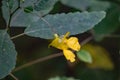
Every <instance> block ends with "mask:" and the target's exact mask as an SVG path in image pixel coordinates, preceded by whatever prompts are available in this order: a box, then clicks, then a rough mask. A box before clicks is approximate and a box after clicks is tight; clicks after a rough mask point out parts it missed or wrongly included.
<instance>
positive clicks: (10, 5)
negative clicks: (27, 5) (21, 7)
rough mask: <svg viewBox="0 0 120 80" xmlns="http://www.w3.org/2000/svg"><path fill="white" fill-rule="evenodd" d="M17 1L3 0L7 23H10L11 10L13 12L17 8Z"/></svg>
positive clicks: (3, 12)
mask: <svg viewBox="0 0 120 80" xmlns="http://www.w3.org/2000/svg"><path fill="white" fill-rule="evenodd" d="M17 3H18V2H17V0H2V14H3V17H4V19H5V21H6V23H8V19H9V18H10V12H13V11H14V10H15V9H16V8H17V6H18V5H17ZM9 11H10V12H9Z"/></svg>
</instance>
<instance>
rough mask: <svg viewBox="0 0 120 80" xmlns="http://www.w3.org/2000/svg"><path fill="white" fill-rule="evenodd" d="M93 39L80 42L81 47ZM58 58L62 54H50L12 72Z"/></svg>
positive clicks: (89, 38)
mask: <svg viewBox="0 0 120 80" xmlns="http://www.w3.org/2000/svg"><path fill="white" fill-rule="evenodd" d="M92 38H93V37H91V36H90V37H88V38H87V39H86V40H84V41H83V42H81V45H84V44H86V43H88V42H89V41H90V40H92ZM59 56H63V54H62V52H60V53H57V54H52V55H49V56H46V57H43V58H39V59H36V60H34V61H30V62H28V63H25V64H23V65H21V66H19V67H17V68H15V69H14V70H13V72H16V71H19V70H21V69H24V68H27V67H29V66H32V65H33V64H37V63H40V62H43V61H46V60H49V59H53V58H56V57H59Z"/></svg>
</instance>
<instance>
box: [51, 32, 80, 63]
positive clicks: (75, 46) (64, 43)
mask: <svg viewBox="0 0 120 80" xmlns="http://www.w3.org/2000/svg"><path fill="white" fill-rule="evenodd" d="M69 34H70V32H67V33H66V34H65V35H62V36H58V35H57V34H54V36H55V39H54V40H53V41H52V42H51V43H50V45H49V46H53V47H55V48H57V49H60V50H63V54H64V56H65V58H66V59H67V60H70V62H74V61H75V54H74V53H73V52H72V51H71V50H74V51H79V50H80V47H81V46H80V44H79V42H78V38H77V37H70V38H68V36H69ZM70 49H71V50H70Z"/></svg>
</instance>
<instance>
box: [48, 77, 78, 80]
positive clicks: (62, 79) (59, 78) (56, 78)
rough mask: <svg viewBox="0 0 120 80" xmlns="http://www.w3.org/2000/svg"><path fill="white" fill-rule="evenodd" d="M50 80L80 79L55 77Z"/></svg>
mask: <svg viewBox="0 0 120 80" xmlns="http://www.w3.org/2000/svg"><path fill="white" fill-rule="evenodd" d="M48 80H78V79H74V78H67V77H54V78H50V79H48Z"/></svg>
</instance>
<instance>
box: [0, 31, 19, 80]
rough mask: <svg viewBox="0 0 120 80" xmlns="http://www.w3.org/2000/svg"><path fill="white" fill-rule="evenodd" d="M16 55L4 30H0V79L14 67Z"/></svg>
mask: <svg viewBox="0 0 120 80" xmlns="http://www.w3.org/2000/svg"><path fill="white" fill-rule="evenodd" d="M16 55H17V52H16V50H15V47H14V44H13V42H12V41H11V40H10V37H9V35H8V34H7V32H6V31H5V30H0V79H2V78H4V77H5V76H7V75H8V74H9V73H10V72H11V71H12V70H13V69H14V67H15V64H16Z"/></svg>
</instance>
